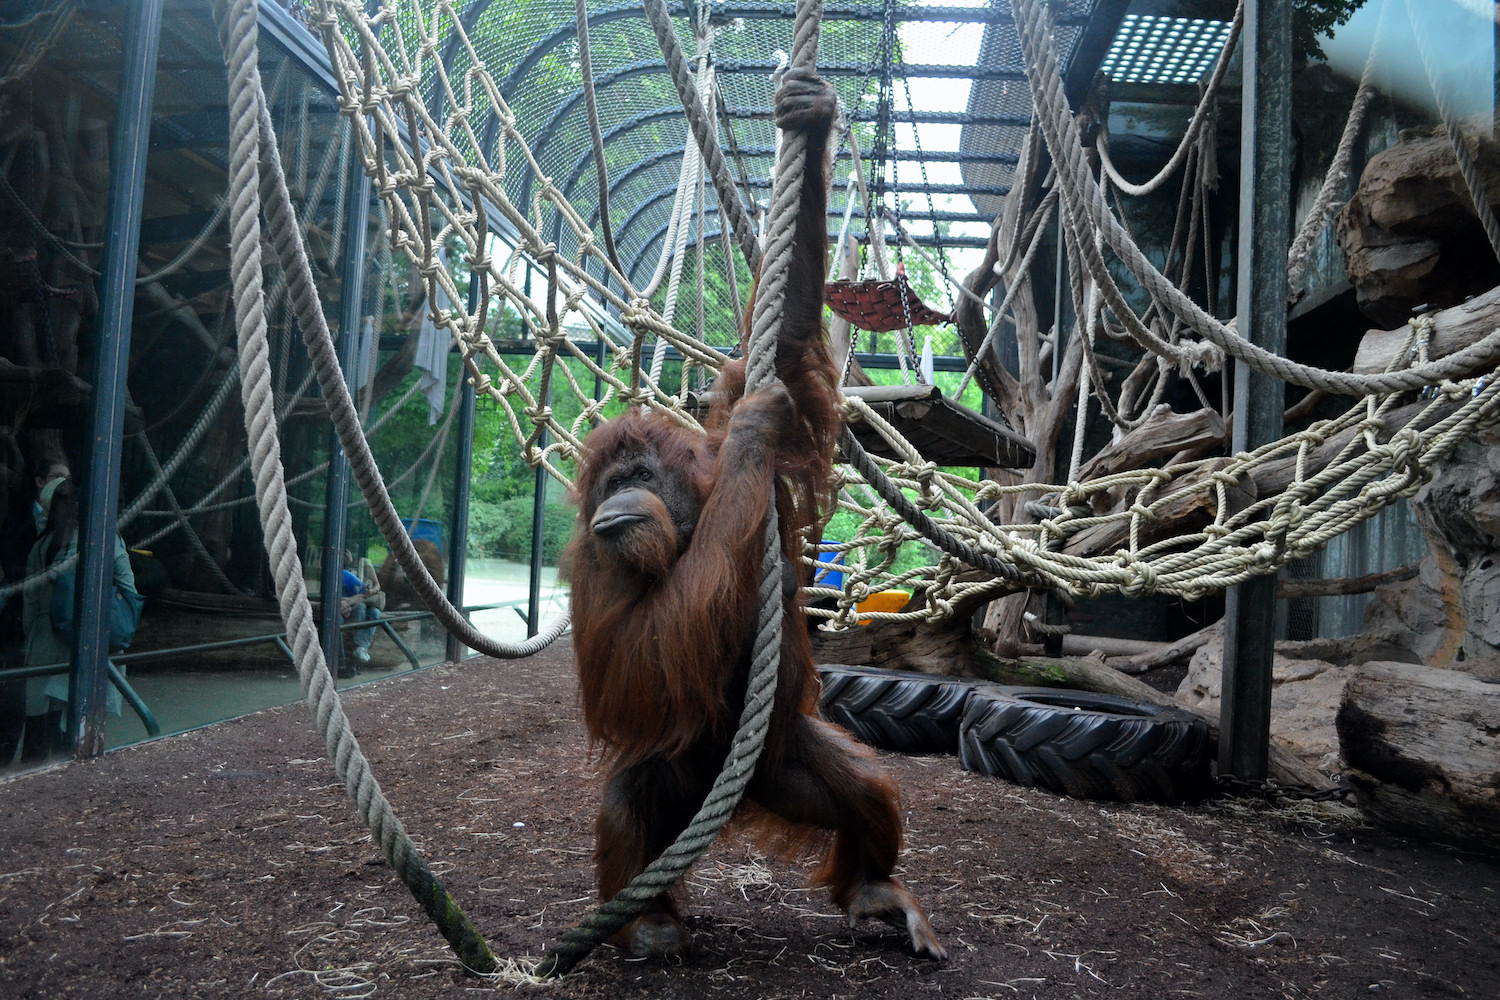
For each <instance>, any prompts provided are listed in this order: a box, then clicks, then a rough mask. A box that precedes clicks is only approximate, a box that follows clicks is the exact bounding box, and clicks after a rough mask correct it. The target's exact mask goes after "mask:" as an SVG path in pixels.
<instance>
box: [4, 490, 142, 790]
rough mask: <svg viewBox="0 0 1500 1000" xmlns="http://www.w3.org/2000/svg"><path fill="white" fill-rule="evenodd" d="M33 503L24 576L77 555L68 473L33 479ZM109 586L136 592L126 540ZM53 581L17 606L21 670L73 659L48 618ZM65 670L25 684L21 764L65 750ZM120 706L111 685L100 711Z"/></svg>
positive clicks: (118, 543)
mask: <svg viewBox="0 0 1500 1000" xmlns="http://www.w3.org/2000/svg"><path fill="white" fill-rule="evenodd" d="M36 482H37V499H36V503H35V505H34V506H33V507H32V512H33V515H34V516H35V517H36V526H37V532H38V535H37V540H36V544H34V545H33V546H32V547H31V554H30V555H28V556H27V558H26V575H27V576H28V577H32V576H36V575H38V574H40V573H41V572H42V571H43V570H46V569H48V568H50V567H53V566H57V565H58V564H59V563H62V562H66V561H68V560H70V559H73V558H74V557H75V556H76V555H77V554H78V495H77V493H76V492H75V490H74V487H73V480H72V478H71V477H70V475H69V472H68V470H67V468H65V467H59V466H55V465H54V466H52V467H49V468H48V470H47V471H46V472H44V473H43V474H42V475H40V476H38V477H37V480H36ZM114 585H115V587H116V589H118V590H121V591H126V592H128V593H131V594H134V593H135V573H134V572H132V571H131V569H130V554H129V552H128V551H127V550H126V548H125V540H124V539H123V538H121V537H120V536H119V535H116V536H115V564H114ZM56 588H57V581H56V580H55V579H54V580H46V581H43V582H42V583H40V584H37V585H35V586H31V587H27V588H26V591H25V594H26V596H25V599H24V601H23V602H22V607H21V624H22V627H23V628H24V629H25V632H26V665H27V666H32V667H36V666H42V665H46V664H54V663H67V662H68V661H69V660H70V659H71V658H72V645H73V640H72V637H71V636H70V635H69V634H67V633H65V632H63V631H61V630H60V629H58V628H56V627H55V625H54V622H53V617H52V598H53V593H54V591H55V590H56ZM68 685H69V676H68V671H67V670H63V671H61V672H60V673H55V674H49V675H47V676H44V677H32V678H29V679H28V680H27V682H26V733H25V736H24V738H23V740H22V743H21V760H22V761H23V762H35V761H40V760H45V759H46V758H47V757H48V756H49V755H51V754H52V753H54V752H58V751H62V750H65V749H66V748H67V743H66V739H65V736H64V731H63V716H64V715H65V714H66V712H67V708H68V694H69V691H68ZM121 706H122V702H121V699H120V692H119V691H117V690H115V688H114V687H113V686H111V687H110V688H109V689H108V693H107V694H106V696H105V707H106V709H108V711H110V712H112V713H114V714H116V715H118V714H119V713H120V709H121Z"/></svg>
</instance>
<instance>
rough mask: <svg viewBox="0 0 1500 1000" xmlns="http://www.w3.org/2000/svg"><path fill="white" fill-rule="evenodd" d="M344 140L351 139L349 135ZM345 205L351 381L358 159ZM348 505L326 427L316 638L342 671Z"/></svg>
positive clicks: (359, 286) (344, 301) (343, 318)
mask: <svg viewBox="0 0 1500 1000" xmlns="http://www.w3.org/2000/svg"><path fill="white" fill-rule="evenodd" d="M348 141H350V142H352V141H353V137H352V136H350V137H349V139H348ZM343 183H345V184H347V185H349V197H348V199H347V200H346V201H345V208H344V246H343V248H342V253H343V267H342V268H340V272H341V275H340V276H341V278H342V281H341V282H340V286H339V287H340V292H339V332H338V341H337V346H338V354H339V359H340V361H341V362H342V364H343V368H344V381H346V382H348V383H349V384H350V385H351V386H352V385H353V384H354V373H355V371H356V366H357V365H358V364H359V361H360V359H358V358H356V357H354V352H355V350H356V348H355V345H356V344H357V343H359V337H358V332H359V323H360V312H361V310H362V307H363V305H364V291H365V256H366V252H365V251H366V242H367V239H368V236H369V226H370V179H369V178H368V177H366V176H365V172H364V167H363V165H362V164H360V163H359V162H358V160H355V159H351V161H350V167H349V174H348V176H347V177H345V178H344V179H343ZM348 506H349V459H348V457H347V456H345V455H344V446H343V445H342V444H341V443H340V442H339V435H338V431H336V430H334V429H333V428H331V427H330V428H329V431H328V480H327V483H326V487H325V490H324V494H323V510H324V514H323V572H322V574H321V576H320V581H321V582H320V585H319V586H320V593H321V594H322V606H321V607H320V608H319V609H318V641H319V644H320V645H321V646H322V647H323V655H324V656H325V657H327V658H328V664H329V667H330V669H333V670H335V671H337V672H339V673H345V672H346V671H345V669H344V634H343V631H342V630H341V629H340V628H339V625H340V624H341V623H342V621H343V616H342V615H341V614H339V599H340V598H341V597H342V596H343V572H344V543H345V541H346V532H345V528H346V526H347V523H348V517H347V513H348Z"/></svg>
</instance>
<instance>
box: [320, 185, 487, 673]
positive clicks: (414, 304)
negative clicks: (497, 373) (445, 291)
mask: <svg viewBox="0 0 1500 1000" xmlns="http://www.w3.org/2000/svg"><path fill="white" fill-rule="evenodd" d="M387 211H388V210H387V208H386V206H385V204H384V203H382V202H381V201H380V199H379V198H378V197H377V196H372V200H371V203H370V212H369V218H370V224H369V230H368V240H367V246H368V254H367V257H368V260H367V264H366V267H365V271H364V274H365V277H364V281H363V286H364V287H363V291H362V295H361V303H362V306H361V310H360V314H359V315H360V321H359V326H358V335H357V336H356V338H355V343H354V350H353V355H352V358H351V362H350V364H349V366H348V368H349V370H350V371H351V373H352V374H351V379H350V387H351V389H353V390H354V402H355V405H356V407H357V408H358V410H359V414H360V420H361V422H362V423H363V425H364V428H365V434H366V436H367V437H368V438H369V440H370V446H371V450H372V451H373V453H374V455H375V461H376V463H377V464H378V465H379V466H380V469H381V472H382V475H383V477H384V480H385V485H386V490H387V491H388V492H389V493H390V496H391V502H392V503H393V504H394V506H395V508H396V511H397V513H399V514H400V515H401V519H402V522H403V524H405V526H406V528H407V532H408V534H409V535H410V536H411V538H412V542H413V545H414V546H415V548H416V550H417V554H418V555H419V556H420V557H421V559H422V563H423V565H424V566H425V567H426V568H427V571H428V572H429V573H430V574H431V575H432V577H433V579H434V580H435V581H436V582H437V583H438V584H439V585H440V586H445V587H446V583H447V567H448V562H449V556H450V554H451V551H452V547H453V546H454V545H461V544H463V539H462V537H460V536H456V535H455V533H454V522H453V510H454V494H455V488H456V483H455V473H454V469H455V463H456V462H457V459H458V454H459V446H460V436H461V435H460V424H461V421H460V419H459V418H460V414H461V404H462V400H463V393H462V391H461V385H462V375H463V365H462V362H461V360H460V356H459V355H458V353H457V352H456V351H454V350H453V348H452V343H451V341H452V337H451V335H450V334H449V333H448V331H447V330H446V329H443V328H441V327H439V326H438V325H437V324H436V323H435V322H434V321H433V319H432V310H431V309H430V308H429V303H428V301H427V293H426V291H425V289H424V287H423V282H422V279H421V274H420V272H418V271H417V270H416V269H415V268H414V267H413V266H412V265H411V264H410V262H409V261H408V260H407V259H406V258H405V256H404V255H402V256H397V255H395V254H394V253H393V252H392V247H391V240H390V229H391V225H390V220H389V216H388V214H387ZM451 256H452V257H453V259H454V260H457V259H458V256H459V253H458V251H457V250H454V251H453V253H452V254H451ZM455 276H456V278H457V279H458V284H459V293H460V295H463V294H465V293H466V291H467V284H468V274H467V271H466V270H464V269H462V268H461V267H457V266H456V267H455ZM460 305H461V304H460ZM437 307H438V308H439V309H446V308H450V304H449V303H448V302H447V301H446V300H441V301H439V302H438V303H437ZM346 510H347V520H346V527H345V545H344V550H345V566H344V568H345V569H346V570H349V571H350V573H351V574H352V577H345V578H344V579H345V581H346V583H347V585H348V586H349V588H350V589H352V590H354V591H356V593H353V594H346V595H344V598H343V599H344V601H345V607H346V609H347V613H346V614H345V620H346V624H351V625H352V624H356V623H358V622H359V620H360V619H364V620H365V621H367V622H375V623H376V624H370V625H366V627H364V628H355V629H346V631H345V633H344V660H343V666H344V672H345V673H346V674H349V675H354V674H360V675H363V676H366V677H372V676H381V675H383V674H387V673H390V672H392V671H395V670H404V669H408V668H410V667H414V666H417V665H422V666H425V665H428V664H431V663H438V662H441V661H442V660H444V659H446V658H447V657H446V640H447V633H446V632H445V631H444V630H443V628H442V626H440V625H439V624H438V623H437V621H436V620H435V619H434V618H433V617H432V615H431V614H430V612H428V610H427V608H426V606H425V605H424V604H423V602H422V600H421V598H420V597H419V596H418V592H417V590H416V589H415V587H414V586H413V585H412V582H411V581H410V580H409V579H408V578H407V574H406V573H405V572H404V571H403V570H402V568H401V567H400V565H399V564H398V563H397V562H396V560H395V558H394V557H391V556H389V554H388V545H387V543H386V540H385V538H384V537H383V536H382V535H381V533H380V530H379V528H377V527H376V525H375V522H374V519H373V518H372V517H371V516H370V512H369V509H368V507H367V505H366V503H365V500H364V498H363V497H362V496H361V495H360V493H359V488H358V486H357V485H356V484H354V483H353V482H352V481H351V483H350V494H349V499H348V503H347V508H346ZM356 578H357V579H356ZM382 620H383V624H382V623H380V622H381V621H382Z"/></svg>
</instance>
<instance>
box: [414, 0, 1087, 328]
mask: <svg viewBox="0 0 1500 1000" xmlns="http://www.w3.org/2000/svg"><path fill="white" fill-rule="evenodd" d="M1095 2H1096V0H1068V2H1067V3H1065V4H1060V5H1058V9H1057V10H1056V17H1057V21H1058V33H1059V38H1058V41H1059V43H1060V45H1061V47H1062V51H1064V52H1067V51H1069V50H1070V48H1071V45H1072V43H1073V41H1074V39H1075V38H1076V37H1077V35H1078V34H1079V33H1080V31H1081V30H1082V27H1083V25H1084V24H1085V23H1086V21H1087V18H1088V15H1089V13H1090V10H1091V9H1092V7H1093V6H1094V5H1095ZM587 6H588V12H589V47H590V57H591V62H592V67H593V75H594V80H595V88H596V93H597V100H598V107H599V117H600V128H601V131H602V133H603V137H604V146H605V151H606V152H605V157H606V164H607V171H608V178H609V192H610V194H609V197H610V211H611V221H612V223H613V227H614V234H615V241H616V246H617V247H618V250H619V254H620V261H621V265H622V268H623V269H624V271H625V273H626V276H627V277H628V278H630V280H631V282H632V284H634V285H636V286H637V287H640V286H644V285H645V284H646V283H647V281H648V279H649V278H650V276H651V274H652V272H653V269H654V268H655V267H656V266H657V262H658V260H659V259H660V257H661V255H662V253H663V247H664V243H665V240H666V237H667V234H668V229H669V222H670V218H671V214H672V208H673V204H674V197H675V195H676V192H677V188H678V185H679V179H680V176H681V168H682V160H683V156H684V152H685V149H686V147H687V145H688V144H690V143H691V141H692V138H691V135H690V132H689V129H688V127H687V124H686V121H685V119H684V117H683V112H682V107H681V102H680V100H679V98H678V96H677V93H676V91H675V90H674V88H673V86H672V83H671V81H670V79H669V77H668V76H667V73H666V70H665V67H664V65H663V60H662V55H661V51H660V49H659V47H658V46H657V43H656V40H655V37H654V36H653V34H652V32H651V29H650V26H649V25H648V23H647V21H646V19H645V16H644V14H643V13H642V10H641V8H640V6H639V5H636V4H620V3H607V2H598V3H595V2H589V3H588V5H587ZM669 8H670V9H671V11H672V12H673V14H674V15H675V16H676V18H677V20H676V26H677V29H678V35H679V38H680V40H681V44H682V48H683V51H684V52H685V53H686V54H687V55H688V57H689V58H694V57H696V56H698V55H701V54H705V53H706V54H707V55H708V61H709V63H710V64H711V65H712V67H713V71H714V79H715V82H716V91H717V93H716V95H715V104H716V105H717V109H718V114H719V119H720V120H719V127H720V132H719V134H720V142H721V144H722V146H723V148H724V150H725V154H726V156H727V157H728V158H729V160H730V164H731V169H732V171H733V173H734V175H735V178H736V181H737V183H738V185H739V189H740V191H741V192H742V195H743V196H744V199H745V201H746V203H747V205H751V206H755V207H760V208H763V207H764V206H765V204H766V202H767V200H768V198H769V192H770V175H771V170H772V167H773V164H774V157H775V142H776V134H775V129H774V127H773V126H772V123H771V101H772V94H773V92H774V89H775V84H774V80H773V73H774V72H775V71H776V70H777V68H778V66H779V65H781V63H782V60H783V59H784V53H786V52H787V51H788V50H789V49H790V47H791V30H792V22H793V17H794V14H795V5H794V4H792V3H773V2H746V0H739V2H729V3H721V4H714V5H712V6H711V8H710V9H709V11H708V17H707V21H708V30H707V32H706V34H707V35H708V37H707V39H706V40H705V39H700V38H699V37H697V32H696V30H695V28H696V25H697V23H698V20H699V11H698V9H697V7H696V6H695V5H690V4H682V3H673V4H669ZM462 11H463V13H462V20H463V23H464V24H465V25H466V27H467V31H468V34H469V40H470V45H471V46H472V52H473V56H477V57H478V59H479V60H480V61H481V62H482V63H483V65H484V67H485V68H486V69H487V71H488V72H489V73H490V75H491V76H492V77H493V78H494V79H495V80H496V81H498V82H499V85H500V92H501V95H502V96H503V97H504V99H505V100H506V102H507V103H508V104H509V106H510V108H511V110H512V111H513V113H514V114H515V116H516V119H517V127H518V129H519V131H520V132H521V133H522V134H523V135H525V136H528V137H531V149H532V153H533V155H534V156H535V159H536V163H537V165H538V167H539V168H540V170H541V174H542V176H544V177H546V178H550V180H551V182H552V183H553V184H554V185H555V186H556V187H557V189H558V190H559V191H560V192H561V194H562V196H563V197H564V198H566V199H567V200H568V201H569V202H571V203H572V204H573V205H574V206H575V207H576V208H577V210H578V212H579V214H580V216H582V217H583V218H584V219H585V220H586V221H587V222H588V224H589V225H590V226H591V227H593V228H595V229H597V227H598V221H599V217H598V195H597V191H598V181H597V178H596V175H595V167H594V157H593V154H592V151H591V145H590V134H589V127H588V119H587V115H586V112H585V101H584V93H583V88H582V81H581V77H580V51H579V38H578V32H577V29H576V26H575V8H574V4H573V3H571V2H567V0H536V2H530V3H496V2H493V0H473V2H471V3H469V4H468V5H467V6H465V7H463V8H462ZM438 55H439V57H440V58H441V59H442V60H443V61H444V62H445V64H446V65H447V66H448V67H449V75H450V77H453V78H459V77H460V76H461V75H462V74H463V72H464V71H465V69H466V68H467V67H468V66H469V65H470V63H471V58H472V57H471V55H470V51H469V47H468V46H464V45H462V44H461V43H460V42H459V41H458V40H457V39H455V38H453V37H452V34H451V33H450V36H449V39H448V41H447V44H446V45H445V46H444V48H443V50H442V51H441V52H440V53H439V54H438ZM819 66H820V71H821V72H822V73H823V75H824V76H825V77H826V78H827V79H829V80H830V82H832V83H833V84H834V86H835V87H836V88H837V89H838V91H839V95H840V98H841V100H842V102H843V105H844V107H845V109H846V113H847V114H848V116H849V118H850V119H851V120H852V122H853V123H854V126H855V134H856V136H857V138H858V141H859V143H860V147H861V151H862V153H863V154H864V155H865V156H866V157H867V160H866V166H865V171H866V177H867V181H868V183H869V185H870V187H871V189H872V191H873V192H876V193H878V194H879V195H880V196H881V198H882V199H883V201H884V203H885V204H886V205H888V206H889V207H890V208H891V209H893V210H896V211H898V212H899V213H900V217H901V221H902V225H903V226H905V227H906V228H907V230H908V232H909V233H910V234H911V235H912V237H913V238H914V239H915V240H916V241H917V242H919V243H925V244H932V243H934V242H939V239H938V237H937V235H936V234H935V230H936V229H937V228H938V227H941V229H942V231H943V232H942V236H941V240H940V242H941V244H942V245H944V246H947V247H957V246H971V247H972V246H982V245H983V242H984V239H985V238H986V236H987V234H988V229H989V223H990V221H991V220H992V219H993V218H994V216H995V214H996V212H997V211H998V208H999V205H1000V199H1001V197H1003V195H1004V194H1005V192H1006V191H1008V190H1009V184H1010V181H1011V175H1012V173H1013V171H1014V166H1015V162H1016V159H1017V154H1018V152H1019V150H1020V147H1021V143H1022V141H1023V140H1024V138H1025V135H1026V129H1027V124H1028V122H1029V119H1030V114H1031V100H1030V96H1029V93H1028V91H1027V86H1026V82H1025V74H1024V71H1023V69H1022V66H1021V61H1020V50H1019V44H1018V42H1017V39H1016V36H1015V29H1014V26H1013V24H1012V21H1011V15H1010V5H1009V4H1008V3H1004V2H1001V3H997V4H995V5H993V6H992V5H990V4H987V3H980V4H974V5H971V6H970V5H956V6H941V7H939V6H917V5H905V4H898V3H889V4H851V3H840V2H834V3H829V4H827V5H826V7H825V11H824V20H823V32H822V43H821V49H820V57H819ZM480 104H481V105H482V104H483V102H482V101H481V102H480ZM428 106H429V109H430V111H431V112H432V114H433V117H434V118H435V119H439V120H441V118H442V117H443V114H444V112H445V110H447V109H445V107H444V104H443V101H442V98H441V95H440V94H439V92H438V88H437V87H436V86H434V87H432V90H431V93H430V96H429V97H428ZM918 125H919V126H921V132H920V134H919V133H918V132H917V131H916V128H915V126H918ZM474 131H475V133H476V134H477V135H478V136H480V137H481V138H480V141H481V143H483V144H485V145H486V150H485V151H486V153H487V154H489V155H493V152H494V148H495V143H496V141H497V136H498V132H499V130H498V129H497V127H496V123H495V122H494V121H493V116H490V120H487V121H476V122H475V128H474ZM850 173H851V164H850V157H849V150H848V148H847V147H845V148H844V149H843V150H842V151H841V155H840V161H839V164H838V166H837V168H836V171H835V178H834V191H833V196H832V198H831V199H830V206H829V215H830V221H829V226H830V232H831V233H835V234H836V233H837V232H838V231H839V228H840V225H841V220H842V218H843V216H844V213H845V209H846V204H845V201H846V197H847V194H846V192H847V181H848V179H849V177H850ZM538 180H539V178H538V177H537V175H536V173H535V172H534V171H531V170H528V169H516V170H513V171H512V172H511V173H510V174H509V175H508V176H507V178H506V189H507V193H508V194H509V196H510V197H511V198H512V199H513V200H514V201H515V203H516V204H517V205H518V206H528V205H530V204H531V201H532V198H533V196H534V195H535V193H536V187H537V185H538ZM703 198H704V201H703V208H702V215H701V218H702V219H703V221H704V229H705V230H706V231H705V232H704V234H703V235H704V238H705V240H704V241H705V244H706V246H705V252H706V260H705V262H704V270H705V272H707V273H709V274H716V275H722V274H723V273H724V269H723V261H722V251H721V245H720V243H719V239H718V233H719V228H720V226H719V210H718V204H717V198H716V196H715V194H714V189H713V186H712V185H711V184H709V185H706V186H705V190H704V194H703ZM856 200H857V198H856ZM854 214H855V219H856V220H858V219H859V217H860V216H861V215H862V208H861V207H860V206H856V207H855V213H854ZM853 230H854V232H855V233H857V234H860V235H861V236H862V234H863V233H864V231H865V229H864V223H862V222H860V221H856V222H855V223H854V224H853ZM545 235H546V236H547V238H549V239H551V240H553V241H555V242H556V243H557V245H558V249H559V250H560V251H561V252H562V253H564V254H569V255H571V254H573V253H574V252H575V251H576V249H577V247H576V238H575V237H574V235H573V234H572V233H571V232H569V231H568V230H567V227H564V226H561V225H555V226H554V227H553V229H552V231H551V232H548V233H546V234H545ZM697 239H698V230H697V228H696V226H695V228H694V231H693V233H692V234H690V235H689V236H688V244H689V246H693V245H694V244H695V243H696V242H697ZM689 259H690V261H691V260H692V258H691V257H690V258H689ZM692 266H693V265H692V264H691V263H690V264H689V269H690V270H691V268H692ZM685 280H690V279H685ZM721 325H723V326H727V324H721ZM703 333H704V339H705V340H707V341H708V342H709V343H712V344H716V345H721V346H728V345H730V344H732V343H733V341H734V339H735V331H734V330H733V329H709V330H705V331H703Z"/></svg>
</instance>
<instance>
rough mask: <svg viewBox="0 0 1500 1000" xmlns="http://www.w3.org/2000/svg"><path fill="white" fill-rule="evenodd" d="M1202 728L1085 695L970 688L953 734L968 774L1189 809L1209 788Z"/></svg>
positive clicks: (1208, 752) (1172, 714) (1184, 715)
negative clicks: (1187, 804)
mask: <svg viewBox="0 0 1500 1000" xmlns="http://www.w3.org/2000/svg"><path fill="white" fill-rule="evenodd" d="M1212 750H1213V747H1212V746H1211V744H1210V741H1209V730H1208V723H1206V722H1205V721H1204V720H1202V719H1200V718H1198V717H1197V716H1196V715H1193V714H1192V713H1190V712H1185V711H1179V710H1177V709H1172V708H1166V707H1163V706H1159V705H1151V704H1147V703H1143V702H1137V701H1129V700H1127V699H1125V698H1116V697H1112V696H1110V695H1105V694H1094V693H1091V692H1087V691H1069V690H1063V689H1057V688H1032V687H1003V686H1001V685H975V686H974V688H973V690H972V692H971V693H970V695H969V699H968V702H967V704H966V705H965V709H964V716H963V721H962V724H961V725H960V731H959V751H958V759H959V763H960V764H962V765H963V767H964V768H965V769H966V770H970V771H977V772H980V773H982V774H988V775H991V776H992V777H998V778H1005V779H1006V780H1008V781H1014V782H1016V783H1017V784H1021V785H1027V786H1034V787H1041V788H1046V789H1050V790H1051V791H1054V792H1060V793H1062V794H1064V795H1069V796H1072V797H1074V798H1087V799H1118V800H1121V801H1125V802H1134V801H1136V800H1137V799H1141V800H1147V801H1156V802H1169V803H1178V802H1194V801H1197V800H1199V799H1201V798H1203V797H1204V796H1205V795H1207V794H1208V793H1209V791H1210V790H1211V788H1212V782H1211V777H1210V774H1209V760H1210V757H1211V756H1212Z"/></svg>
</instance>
